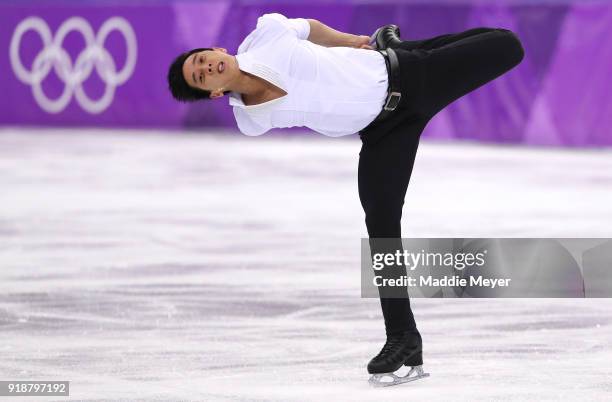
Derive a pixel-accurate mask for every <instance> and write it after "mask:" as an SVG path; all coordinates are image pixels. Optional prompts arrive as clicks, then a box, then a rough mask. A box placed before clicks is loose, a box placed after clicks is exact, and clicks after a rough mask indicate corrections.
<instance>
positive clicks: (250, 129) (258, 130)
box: [233, 107, 269, 137]
mask: <svg viewBox="0 0 612 402" xmlns="http://www.w3.org/2000/svg"><path fill="white" fill-rule="evenodd" d="M233 112H234V117H235V118H236V124H237V125H238V129H239V130H240V132H241V133H242V134H244V135H248V136H251V137H254V136H257V135H262V134H264V133H265V132H267V131H268V130H269V129H267V128H265V127H262V126H260V125H259V124H257V123H255V122H254V121H253V120H252V119H250V118H249V116H247V114H246V113H245V112H244V111H243V110H242V109H240V108H238V107H234V108H233Z"/></svg>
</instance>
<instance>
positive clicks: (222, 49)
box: [213, 47, 227, 53]
mask: <svg viewBox="0 0 612 402" xmlns="http://www.w3.org/2000/svg"><path fill="white" fill-rule="evenodd" d="M213 49H214V50H218V51H219V52H223V53H227V49H225V48H223V47H213Z"/></svg>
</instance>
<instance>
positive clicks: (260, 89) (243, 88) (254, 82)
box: [227, 71, 287, 105]
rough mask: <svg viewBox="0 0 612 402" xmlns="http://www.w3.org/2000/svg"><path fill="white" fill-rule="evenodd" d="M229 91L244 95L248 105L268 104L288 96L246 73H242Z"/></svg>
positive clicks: (231, 84)
mask: <svg viewBox="0 0 612 402" xmlns="http://www.w3.org/2000/svg"><path fill="white" fill-rule="evenodd" d="M227 89H228V90H230V91H233V92H238V93H239V94H240V95H242V99H243V101H244V103H245V104H246V105H252V104H257V103H263V102H267V101H270V100H272V99H276V98H280V97H281V96H283V95H286V94H287V93H286V92H285V91H283V90H282V89H280V88H278V87H277V86H275V85H273V84H271V83H270V82H268V81H266V80H264V79H262V78H259V77H257V76H255V75H253V74H249V73H246V72H244V71H240V74H238V76H237V77H236V79H235V80H234V81H232V82H231V83H229V85H228V86H227Z"/></svg>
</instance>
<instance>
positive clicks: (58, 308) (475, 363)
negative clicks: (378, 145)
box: [0, 129, 612, 401]
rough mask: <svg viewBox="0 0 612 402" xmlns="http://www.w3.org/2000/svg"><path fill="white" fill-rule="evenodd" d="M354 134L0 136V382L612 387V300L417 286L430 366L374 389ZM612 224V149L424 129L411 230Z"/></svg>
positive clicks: (406, 396) (400, 397)
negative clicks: (421, 290)
mask: <svg viewBox="0 0 612 402" xmlns="http://www.w3.org/2000/svg"><path fill="white" fill-rule="evenodd" d="M359 147H360V142H359V141H354V140H350V139H349V140H347V139H328V138H324V137H322V136H318V135H317V136H315V135H312V136H306V137H305V136H298V137H291V138H290V139H286V138H285V139H283V138H279V137H278V136H274V135H272V136H270V135H266V136H263V137H259V138H247V137H243V136H237V135H233V134H232V135H229V133H228V134H225V135H224V134H223V133H218V135H215V136H212V135H197V134H195V133H192V134H185V133H179V132H170V133H162V132H158V133H155V132H152V133H144V132H132V131H130V132H118V131H104V130H31V131H28V130H16V129H4V130H2V131H0V180H1V181H0V184H1V185H2V190H1V191H0V205H1V209H0V239H1V240H2V241H1V242H0V279H1V280H0V380H27V379H48V380H70V381H71V384H70V393H71V395H72V396H71V400H91V401H102V400H104V401H108V400H126V401H128V400H129V401H133V400H144V399H148V400H159V401H166V400H199V401H259V400H267V401H307V400H321V401H407V400H414V401H449V400H453V401H492V400H495V401H525V400H538V401H554V400H563V401H568V400H582V401H587V400H588V401H604V400H609V398H610V395H612V363H611V362H612V301H611V300H610V299H586V300H583V299H516V300H509V299H508V300H504V299H466V300H459V299H443V300H441V299H435V300H429V299H413V300H412V305H413V309H414V312H415V316H416V319H417V324H418V326H419V329H420V331H421V333H422V335H423V340H424V360H425V366H424V367H425V368H426V370H427V371H428V372H430V373H431V377H430V378H427V379H424V380H421V381H417V382H415V383H411V384H404V385H401V386H397V387H393V388H391V389H371V388H370V387H369V386H368V384H367V378H368V375H367V373H366V371H365V365H366V364H367V362H368V360H369V359H370V358H371V357H372V356H373V355H374V354H376V353H377V352H378V351H379V349H380V347H381V346H382V343H383V341H384V339H383V335H384V330H383V327H382V318H381V316H380V309H379V305H378V301H377V300H376V299H361V298H360V297H359V294H360V289H359V284H360V273H359V266H360V265H359V255H360V253H359V245H360V240H359V239H360V237H365V236H366V230H365V225H364V222H363V212H362V210H361V206H360V203H359V199H358V196H357V180H356V179H357V161H358V152H359ZM611 222H612V150H588V151H584V150H583V151H577V150H563V149H529V148H524V147H514V146H504V147H501V146H482V145H472V144H468V143H464V144H461V145H457V144H440V143H428V142H423V143H422V144H421V148H420V150H419V154H418V157H417V161H416V164H415V168H414V172H413V177H412V181H411V185H410V187H409V189H408V195H407V197H406V204H405V207H404V218H403V235H404V236H405V237H413V236H421V237H436V236H437V237H612V226H611V225H610V223H611ZM4 399H8V398H4ZM11 400H13V398H11ZM36 400H37V401H38V400H40V401H44V400H54V399H53V398H43V397H41V398H36Z"/></svg>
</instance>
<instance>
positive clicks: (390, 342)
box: [377, 338, 402, 357]
mask: <svg viewBox="0 0 612 402" xmlns="http://www.w3.org/2000/svg"><path fill="white" fill-rule="evenodd" d="M401 342H402V338H391V339H387V342H385V345H384V346H383V348H382V350H381V351H380V352H379V353H378V356H382V355H384V354H387V352H391V351H392V350H393V349H394V348H395V347H396V346H397V345H399V344H401ZM378 356H377V357H378Z"/></svg>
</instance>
